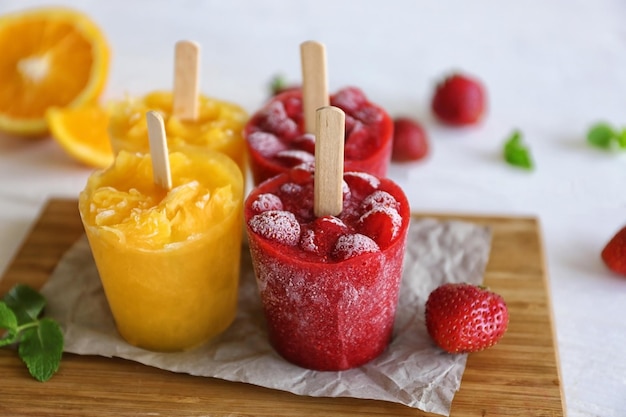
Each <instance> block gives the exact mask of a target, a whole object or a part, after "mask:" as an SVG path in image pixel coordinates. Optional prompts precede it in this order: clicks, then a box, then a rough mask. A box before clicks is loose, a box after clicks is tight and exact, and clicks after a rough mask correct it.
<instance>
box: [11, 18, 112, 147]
mask: <svg viewBox="0 0 626 417" xmlns="http://www.w3.org/2000/svg"><path fill="white" fill-rule="evenodd" d="M0 51H1V52H0V80H1V82H0V130H2V131H5V132H8V133H12V134H17V135H23V136H37V135H42V134H44V133H45V132H46V131H47V130H48V128H47V123H46V119H45V113H46V110H47V109H49V108H51V107H78V106H81V105H84V104H86V103H89V102H92V101H95V99H96V98H97V97H98V96H99V95H100V93H101V92H102V90H103V88H104V85H105V82H106V79H107V76H108V71H109V46H108V43H107V41H106V39H105V37H104V35H103V33H102V31H101V30H100V28H98V26H96V24H95V23H94V22H93V21H92V20H91V19H90V18H89V17H88V16H86V15H85V14H83V13H81V12H79V11H76V10H72V9H68V8H59V7H51V8H38V9H30V10H26V11H22V12H17V13H13V14H7V15H4V16H2V17H0Z"/></svg>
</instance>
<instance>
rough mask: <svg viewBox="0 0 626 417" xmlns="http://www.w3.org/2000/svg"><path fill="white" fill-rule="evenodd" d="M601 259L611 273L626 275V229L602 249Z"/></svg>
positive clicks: (620, 231) (619, 232)
mask: <svg viewBox="0 0 626 417" xmlns="http://www.w3.org/2000/svg"><path fill="white" fill-rule="evenodd" d="M601 257H602V260H603V261H604V263H605V264H606V266H607V267H608V268H609V269H610V270H611V271H613V272H616V273H618V274H621V275H626V227H623V228H622V229H620V230H619V231H618V232H617V233H616V234H615V236H613V237H612V238H611V240H609V242H608V243H607V244H606V246H605V247H604V249H602V253H601Z"/></svg>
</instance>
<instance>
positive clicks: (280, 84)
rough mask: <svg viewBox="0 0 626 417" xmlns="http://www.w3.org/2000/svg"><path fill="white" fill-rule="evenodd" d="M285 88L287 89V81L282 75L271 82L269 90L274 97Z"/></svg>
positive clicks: (276, 76)
mask: <svg viewBox="0 0 626 417" xmlns="http://www.w3.org/2000/svg"><path fill="white" fill-rule="evenodd" d="M285 88H287V80H286V79H285V77H284V76H283V75H282V74H278V75H275V76H274V77H273V78H272V80H271V81H270V85H269V90H270V95H272V96H275V95H276V94H278V93H280V92H281V91H283V90H284V89H285Z"/></svg>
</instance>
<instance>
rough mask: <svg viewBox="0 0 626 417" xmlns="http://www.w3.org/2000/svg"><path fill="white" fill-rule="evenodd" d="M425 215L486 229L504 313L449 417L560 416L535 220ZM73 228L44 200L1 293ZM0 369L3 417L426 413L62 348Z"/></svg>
mask: <svg viewBox="0 0 626 417" xmlns="http://www.w3.org/2000/svg"><path fill="white" fill-rule="evenodd" d="M420 216H426V215H420ZM428 217H437V218H441V219H452V218H454V219H460V220H466V221H472V222H475V223H480V224H484V225H489V226H490V227H491V228H492V232H493V242H492V252H491V256H490V259H489V263H488V265H487V271H486V275H485V284H486V285H488V286H490V287H491V288H492V289H493V290H494V291H496V292H499V293H500V294H502V296H503V297H504V298H505V300H506V301H507V304H508V306H509V309H510V317H511V318H510V325H509V330H508V332H507V333H506V335H505V336H504V338H503V339H502V341H501V342H500V343H499V344H498V345H496V346H495V347H493V348H491V349H488V350H485V351H483V352H478V353H473V354H470V355H469V358H468V361H467V368H466V370H465V373H464V375H463V380H462V383H461V389H460V391H459V392H458V393H457V395H456V396H455V398H454V402H453V404H452V410H451V416H453V417H470V416H480V417H483V416H494V417H496V416H497V417H507V416H525V417H528V416H541V417H557V416H563V415H564V411H563V409H564V407H563V403H562V395H561V387H560V382H559V381H560V377H559V370H558V364H557V356H558V355H557V352H556V345H555V341H554V336H553V328H552V317H551V307H550V297H549V293H548V287H547V285H546V268H545V261H544V255H543V247H542V237H541V234H540V227H539V224H538V221H537V220H536V219H534V218H505V217H468V216H456V215H445V216H444V215H431V214H428ZM82 233H83V228H82V225H81V222H80V218H79V214H78V208H77V203H76V201H75V200H51V201H49V203H48V204H47V205H46V206H45V207H44V209H43V211H42V213H41V216H40V218H39V219H38V220H37V222H36V223H35V225H34V227H33V229H32V230H31V233H30V234H29V235H28V236H27V238H26V239H25V241H24V242H23V244H22V247H21V248H20V250H19V251H18V253H17V255H16V257H15V259H14V260H13V262H12V263H11V265H10V266H9V268H8V269H7V271H6V273H5V275H4V277H3V278H2V280H1V281H0V294H4V293H5V292H6V291H8V290H9V289H10V288H11V287H12V286H13V285H14V284H16V283H26V284H29V285H31V286H33V287H35V288H40V287H41V286H42V285H43V284H44V283H45V282H46V280H47V279H48V277H49V275H50V273H51V272H52V270H53V269H54V267H55V265H56V264H57V262H58V261H59V259H60V257H61V256H62V255H63V253H64V252H65V251H66V250H67V249H68V248H69V247H70V246H71V245H72V244H73V243H74V242H75V241H76V239H77V238H78V237H79V236H81V235H82ZM0 375H1V377H0V415H3V416H4V415H6V416H55V417H58V416H92V415H93V416H145V415H151V416H224V417H225V416H276V417H282V416H285V417H286V416H309V415H320V416H355V415H357V416H434V414H428V413H424V412H422V411H420V410H417V409H412V408H409V407H406V406H403V405H400V404H395V403H388V402H383V401H373V400H360V399H352V398H313V397H304V396H297V395H294V394H290V393H286V392H282V391H275V390H270V389H267V388H262V387H257V386H253V385H249V384H243V383H236V382H228V381H223V380H219V379H213V378H201V377H193V376H190V375H185V374H176V373H172V372H168V371H163V370H160V369H156V368H152V367H148V366H145V365H141V364H138V363H135V362H131V361H126V360H122V359H109V358H104V357H96V356H79V355H73V354H64V356H63V361H62V363H61V368H60V370H59V372H58V373H57V374H56V375H55V376H54V377H53V378H52V379H51V380H49V381H48V382H45V383H40V382H37V381H35V380H34V379H32V378H31V377H30V375H29V374H28V372H27V370H26V367H25V365H24V364H23V363H22V362H21V361H20V359H19V358H18V356H17V353H16V352H15V350H14V349H11V348H3V349H0ZM269 377H271V375H268V378H269Z"/></svg>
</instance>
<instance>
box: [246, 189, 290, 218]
mask: <svg viewBox="0 0 626 417" xmlns="http://www.w3.org/2000/svg"><path fill="white" fill-rule="evenodd" d="M250 208H252V211H254V212H255V213H257V214H258V213H263V212H264V211H269V210H282V209H283V202H282V201H280V198H278V196H277V195H274V194H271V193H264V194H259V195H258V196H257V198H256V200H254V201H253V202H252V204H251V205H250Z"/></svg>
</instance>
